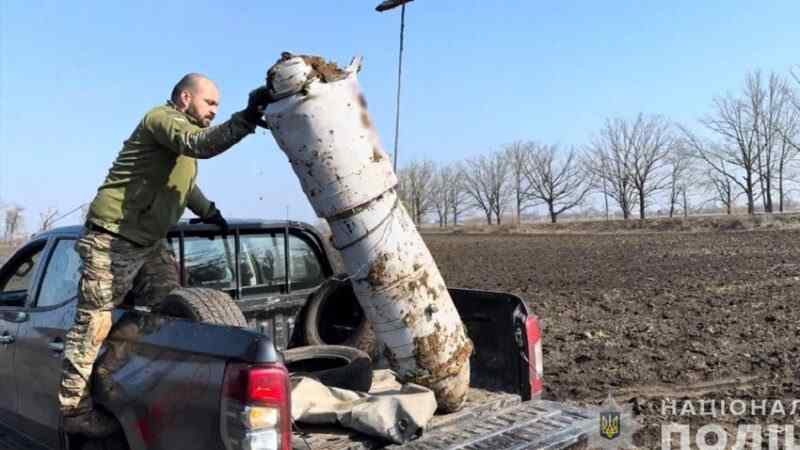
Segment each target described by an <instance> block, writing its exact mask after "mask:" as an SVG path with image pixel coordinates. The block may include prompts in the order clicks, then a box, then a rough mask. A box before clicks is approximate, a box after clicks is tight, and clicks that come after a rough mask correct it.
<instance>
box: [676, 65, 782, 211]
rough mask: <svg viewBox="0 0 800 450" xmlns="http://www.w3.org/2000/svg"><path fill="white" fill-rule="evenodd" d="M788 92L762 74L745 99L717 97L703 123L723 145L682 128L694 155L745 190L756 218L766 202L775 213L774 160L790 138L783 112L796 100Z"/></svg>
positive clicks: (752, 80) (748, 85) (752, 79)
mask: <svg viewBox="0 0 800 450" xmlns="http://www.w3.org/2000/svg"><path fill="white" fill-rule="evenodd" d="M782 92H783V93H782ZM786 92H787V90H786V87H785V83H784V82H783V80H781V79H780V77H779V76H777V75H775V74H772V75H771V76H770V79H769V81H768V82H767V84H766V85H765V84H764V82H763V81H762V77H761V74H760V72H758V71H756V72H752V73H749V74H748V75H747V77H746V79H745V87H744V89H743V91H742V94H741V95H739V96H736V95H733V94H730V93H728V94H726V95H725V96H721V97H715V98H714V109H713V111H712V112H711V113H709V114H708V115H706V116H705V117H704V118H703V119H701V120H700V123H701V124H702V125H703V126H704V127H705V128H706V129H707V130H708V131H711V132H713V133H714V134H715V135H716V136H717V137H718V140H716V141H714V140H711V139H706V138H701V137H699V136H697V135H696V134H695V133H693V132H691V131H689V130H688V129H687V128H685V127H682V131H683V136H684V140H685V142H686V143H688V144H689V145H690V146H691V148H692V150H693V151H694V153H695V154H696V155H697V156H698V157H699V158H700V159H702V160H703V161H704V162H705V163H706V164H707V165H708V166H709V167H711V168H712V169H713V170H714V171H716V173H717V174H719V175H721V176H724V177H727V178H728V179H730V181H732V182H733V183H734V184H735V185H736V186H738V187H739V188H740V189H741V190H742V192H743V194H744V195H745V197H746V198H747V213H748V214H753V213H755V203H756V200H757V199H758V198H763V206H764V210H765V211H772V180H773V169H774V155H775V152H776V149H777V148H778V147H779V146H780V144H781V142H780V141H781V140H783V138H784V137H785V132H783V133H781V131H782V130H783V128H784V125H783V124H782V123H781V116H785V115H784V114H783V113H782V111H784V110H785V108H786V104H787V100H791V98H790V97H788V96H785V93H786Z"/></svg>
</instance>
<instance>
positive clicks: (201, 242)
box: [170, 233, 324, 294]
mask: <svg viewBox="0 0 800 450" xmlns="http://www.w3.org/2000/svg"><path fill="white" fill-rule="evenodd" d="M170 242H171V244H172V246H173V249H174V250H175V254H176V255H179V254H180V252H179V249H178V243H177V240H175V239H172V240H171V241H170ZM285 250H286V247H285V245H284V235H283V233H262V234H243V235H241V236H240V237H239V249H238V255H239V259H238V262H237V261H236V255H237V250H236V241H235V239H234V237H233V236H227V237H225V238H222V237H220V236H214V237H213V239H210V238H209V237H200V236H198V237H185V238H184V280H185V284H186V285H187V286H193V287H208V288H214V289H222V290H233V289H235V288H236V267H237V264H238V269H239V271H240V272H239V276H240V278H241V283H242V284H241V287H242V293H243V294H247V293H251V292H253V293H255V292H283V291H285V290H286V280H287V277H286V268H287V266H286V251H285ZM289 254H290V255H291V256H290V258H289V265H288V268H289V277H288V279H289V282H290V283H291V286H292V289H293V290H294V289H303V288H309V287H313V286H316V285H318V284H319V283H321V282H322V280H323V279H324V273H323V268H322V265H321V263H320V261H319V258H318V256H317V253H316V252H315V251H314V247H313V246H312V245H310V244H309V243H308V242H306V241H305V240H304V239H302V238H300V237H298V236H294V235H291V234H290V235H289Z"/></svg>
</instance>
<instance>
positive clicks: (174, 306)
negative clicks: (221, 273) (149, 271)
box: [158, 288, 247, 327]
mask: <svg viewBox="0 0 800 450" xmlns="http://www.w3.org/2000/svg"><path fill="white" fill-rule="evenodd" d="M158 312H159V313H161V314H164V315H167V316H174V317H180V318H182V319H190V320H195V321H198V322H206V323H213V324H216V325H231V326H235V327H247V320H245V318H244V314H242V311H241V310H240V309H239V306H238V305H236V302H234V301H233V299H232V298H231V297H230V296H229V295H228V294H226V293H224V292H222V291H218V290H216V289H208V288H178V289H175V290H174V291H172V292H170V293H169V295H167V296H166V297H164V299H163V300H162V301H161V304H160V305H159V308H158Z"/></svg>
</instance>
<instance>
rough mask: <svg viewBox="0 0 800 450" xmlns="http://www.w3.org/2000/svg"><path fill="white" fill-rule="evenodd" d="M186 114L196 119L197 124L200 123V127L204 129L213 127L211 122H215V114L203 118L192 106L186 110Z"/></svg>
mask: <svg viewBox="0 0 800 450" xmlns="http://www.w3.org/2000/svg"><path fill="white" fill-rule="evenodd" d="M186 113H187V114H189V115H190V116H192V117H194V119H195V120H196V121H197V123H199V124H200V126H201V127H203V128H207V127H209V126H210V125H211V122H212V121H213V120H214V114H213V113H212V114H209V115H207V116H206V117H201V116H200V114H199V113H198V112H197V109H196V108H195V107H194V106H192V105H189V108H188V109H186Z"/></svg>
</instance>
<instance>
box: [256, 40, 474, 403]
mask: <svg viewBox="0 0 800 450" xmlns="http://www.w3.org/2000/svg"><path fill="white" fill-rule="evenodd" d="M359 68H360V60H358V59H354V60H353V62H352V63H351V64H350V65H349V66H348V67H347V68H345V69H343V70H340V69H338V68H337V67H336V66H335V65H332V64H329V63H326V62H325V61H324V60H323V59H322V58H319V57H309V56H296V55H291V54H288V53H284V54H283V55H282V57H281V59H280V60H279V61H278V62H277V63H276V64H275V65H274V66H273V67H272V68H271V69H270V71H269V73H268V77H267V78H268V85H269V86H270V87H271V89H272V90H273V94H274V95H275V96H277V97H279V98H282V99H281V100H279V101H277V102H275V103H272V104H270V106H269V107H268V108H267V110H266V113H265V119H266V121H267V123H268V124H269V126H270V130H271V131H272V134H273V136H274V137H275V140H276V141H277V143H278V145H279V146H280V148H281V149H282V150H283V151H284V152H285V153H286V155H287V157H288V158H289V162H290V164H291V165H292V168H293V169H294V172H295V174H297V177H298V179H299V180H300V184H301V185H302V187H303V190H304V192H305V193H306V196H307V197H308V199H309V201H310V202H311V204H312V206H313V208H314V211H315V212H316V214H317V215H318V216H319V217H323V218H325V219H326V220H327V222H328V224H329V226H330V228H331V233H332V240H333V244H334V246H336V248H338V249H340V251H341V252H342V258H343V261H344V264H345V266H346V268H347V270H348V272H349V273H350V275H351V276H352V277H353V287H354V290H355V293H356V296H357V297H358V300H359V303H360V304H361V306H362V308H363V309H364V311H365V313H366V315H367V317H368V318H369V320H370V321H371V322H372V323H373V326H374V327H375V332H376V334H377V336H378V338H379V339H380V340H381V342H382V343H383V345H384V355H385V356H386V357H387V359H388V360H389V363H390V365H391V367H392V368H393V369H394V370H395V371H397V373H398V375H399V376H400V377H401V378H402V379H403V380H406V381H411V382H415V383H419V384H422V385H424V386H427V387H430V388H431V389H433V391H434V393H435V394H436V398H437V402H438V404H439V408H440V409H441V410H443V411H454V410H456V409H458V408H459V407H460V406H461V404H462V403H463V401H464V398H465V396H466V392H467V390H468V388H469V357H470V354H471V352H472V343H471V342H470V340H469V339H468V338H467V336H466V332H465V330H464V327H463V324H462V322H461V318H460V317H459V315H458V312H457V311H456V309H455V306H454V305H453V301H452V299H451V298H450V295H449V293H448V291H447V288H446V286H445V283H444V280H443V279H442V276H441V274H440V273H439V270H438V268H437V267H436V263H435V262H434V260H433V257H432V256H431V254H430V252H429V251H428V248H427V246H426V245H425V243H424V242H423V240H422V238H421V237H420V235H419V233H418V232H417V229H416V227H415V226H414V223H413V222H412V220H411V218H410V216H409V215H408V213H407V212H406V210H405V208H404V207H403V205H402V203H401V202H400V201H399V199H398V196H397V193H396V192H395V187H396V185H397V176H396V175H395V173H394V171H393V169H392V166H391V161H390V159H389V157H388V155H387V154H386V152H385V151H384V150H383V146H382V145H381V142H380V138H379V136H378V133H377V130H376V129H375V127H374V126H373V125H372V122H371V120H370V117H369V113H368V112H367V105H366V101H365V100H364V97H363V95H362V94H361V89H360V87H359V84H358V80H357V76H356V75H357V72H358V70H359Z"/></svg>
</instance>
